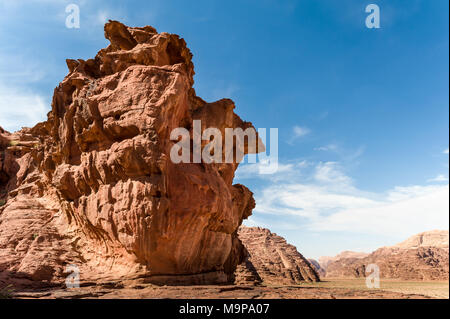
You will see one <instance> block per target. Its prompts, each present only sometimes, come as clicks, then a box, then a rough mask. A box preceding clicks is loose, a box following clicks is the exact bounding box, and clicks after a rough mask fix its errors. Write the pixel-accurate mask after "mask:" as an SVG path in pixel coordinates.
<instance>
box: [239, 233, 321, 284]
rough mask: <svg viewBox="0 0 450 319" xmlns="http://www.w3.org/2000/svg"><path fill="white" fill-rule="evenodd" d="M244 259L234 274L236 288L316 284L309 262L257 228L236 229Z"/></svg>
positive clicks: (315, 274)
mask: <svg viewBox="0 0 450 319" xmlns="http://www.w3.org/2000/svg"><path fill="white" fill-rule="evenodd" d="M239 238H240V239H241V241H242V243H243V244H244V246H245V248H246V250H247V255H246V258H245V260H244V262H243V263H242V264H240V265H239V266H238V268H237V270H236V281H235V282H236V284H241V285H242V284H253V285H255V284H256V285H257V284H261V283H264V284H268V285H292V284H299V283H302V282H306V281H308V282H315V281H319V275H318V274H317V272H316V270H315V269H314V267H313V266H312V265H311V264H310V262H309V261H308V260H307V259H306V258H304V257H303V256H302V254H300V253H299V252H298V251H297V248H296V247H295V246H293V245H290V244H288V243H287V242H286V240H285V239H284V238H283V237H280V236H278V235H277V234H274V233H271V232H270V231H269V230H268V229H265V228H260V227H245V226H241V227H240V229H239Z"/></svg>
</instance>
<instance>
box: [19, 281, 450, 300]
mask: <svg viewBox="0 0 450 319" xmlns="http://www.w3.org/2000/svg"><path fill="white" fill-rule="evenodd" d="M448 290H449V283H448V282H405V281H394V280H382V281H381V287H380V289H368V288H367V287H366V285H365V281H364V280H363V279H347V280H343V279H326V280H325V281H323V282H319V283H305V284H301V285H293V286H256V287H254V286H187V287H182V286H162V287H161V286H155V285H151V284H146V283H143V282H139V281H129V282H126V281H125V282H120V283H117V282H105V283H85V284H83V286H82V287H81V288H73V289H65V288H64V289H61V288H57V289H51V290H41V291H37V290H33V291H26V290H22V291H17V290H16V291H14V293H13V294H12V296H11V297H12V298H32V299H34V298H45V299H47V298H50V299H52V298H69V299H70V298H76V299H82V298H100V299H103V298H107V299H128V298H132V299H235V298H236V299H386V298H387V299H411V298H412V299H416V298H449V291H448Z"/></svg>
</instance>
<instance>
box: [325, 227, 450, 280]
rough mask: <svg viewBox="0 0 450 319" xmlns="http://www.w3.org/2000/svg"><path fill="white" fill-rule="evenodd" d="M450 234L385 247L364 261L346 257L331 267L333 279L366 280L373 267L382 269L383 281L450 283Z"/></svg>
mask: <svg viewBox="0 0 450 319" xmlns="http://www.w3.org/2000/svg"><path fill="white" fill-rule="evenodd" d="M448 238H449V233H448V231H431V232H425V233H421V234H418V235H415V236H412V237H411V238H409V239H407V240H406V241H404V242H401V243H399V244H397V245H394V246H391V247H382V248H380V249H377V250H376V251H374V252H373V253H371V254H369V255H368V256H366V257H363V258H355V257H344V258H338V259H336V260H333V261H331V262H330V263H328V265H327V267H326V276H327V277H329V278H349V277H350V278H355V277H365V276H366V275H367V274H366V268H367V266H368V265H369V264H376V265H377V266H378V267H379V268H380V277H381V278H388V279H402V280H424V281H428V280H448V279H449V248H448V247H449V246H448V243H449V240H448Z"/></svg>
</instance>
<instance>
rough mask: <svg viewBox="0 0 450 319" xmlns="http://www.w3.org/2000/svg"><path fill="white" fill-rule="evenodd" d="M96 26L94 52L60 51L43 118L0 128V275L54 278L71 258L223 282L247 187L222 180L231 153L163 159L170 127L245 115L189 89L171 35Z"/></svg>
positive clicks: (187, 57) (181, 280)
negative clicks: (100, 38) (101, 32)
mask: <svg viewBox="0 0 450 319" xmlns="http://www.w3.org/2000/svg"><path fill="white" fill-rule="evenodd" d="M105 37H106V38H107V39H109V40H110V42H111V44H110V45H109V46H108V47H107V48H105V49H102V50H100V51H99V52H98V54H97V56H96V57H95V58H94V59H89V60H87V61H84V60H81V59H79V60H67V65H68V68H69V74H68V75H67V76H66V77H65V79H64V80H63V81H62V82H61V83H60V84H59V86H58V87H57V88H56V89H55V91H54V96H53V102H52V109H51V112H50V113H49V114H48V120H47V121H46V122H43V123H39V124H37V125H36V126H35V127H34V128H32V129H23V130H21V131H19V132H16V133H14V134H10V133H8V132H6V131H4V130H3V129H1V130H0V200H1V202H0V204H1V205H0V206H1V207H0V280H3V281H15V283H16V284H24V285H27V284H34V283H43V282H44V283H48V284H54V283H61V282H62V281H63V280H64V278H65V277H66V276H67V273H66V266H67V265H69V264H73V265H76V266H77V267H79V269H80V278H81V280H82V281H83V280H84V281H90V280H97V279H99V278H109V279H118V278H127V277H137V276H144V277H146V278H148V281H150V282H157V283H166V284H170V283H176V284H192V283H218V282H220V283H223V282H229V281H232V280H233V273H234V270H235V268H236V265H237V264H239V263H240V262H241V261H242V258H243V256H244V250H243V247H242V245H241V243H240V241H239V239H238V236H237V230H238V227H239V226H240V225H241V223H242V220H243V219H245V218H247V217H248V216H249V215H250V214H251V211H252V209H253V208H254V205H255V203H254V200H253V197H252V193H251V192H250V191H249V190H248V189H247V188H246V187H245V186H243V185H233V184H232V182H233V178H234V172H235V170H236V169H237V166H238V161H235V162H234V163H230V164H219V163H213V164H202V163H201V164H183V163H181V164H174V163H173V162H172V161H171V160H170V149H171V147H172V146H173V145H174V143H175V142H174V141H171V140H170V133H171V131H172V130H173V129H175V128H178V127H184V128H186V129H188V130H190V131H191V138H192V126H193V125H192V123H193V120H201V121H202V127H203V128H206V127H215V128H218V129H219V130H221V132H222V134H224V130H225V128H242V129H246V128H252V127H253V126H252V125H251V123H248V122H244V121H242V120H241V119H240V118H239V117H238V116H237V115H236V114H234V111H233V110H234V108H235V106H234V103H233V101H231V100H228V99H223V100H220V101H217V102H214V103H207V102H205V101H203V100H202V99H201V98H199V97H197V96H196V94H195V91H194V89H193V83H194V80H193V76H194V67H193V64H192V61H191V58H192V54H191V52H190V51H189V49H188V48H187V47H186V43H185V41H184V40H183V39H180V38H179V37H178V36H177V35H173V34H168V33H160V34H158V33H157V32H156V30H155V29H154V28H152V27H149V26H147V27H143V28H130V27H126V26H125V25H123V24H121V23H119V22H116V21H110V22H109V23H107V24H106V25H105ZM11 107H14V105H12V106H11ZM259 147H260V149H259V151H261V150H263V146H262V145H261V144H260V145H259ZM249 152H256V150H255V149H251V148H249V146H248V145H245V153H249Z"/></svg>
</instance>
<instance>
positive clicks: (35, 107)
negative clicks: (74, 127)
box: [0, 83, 50, 132]
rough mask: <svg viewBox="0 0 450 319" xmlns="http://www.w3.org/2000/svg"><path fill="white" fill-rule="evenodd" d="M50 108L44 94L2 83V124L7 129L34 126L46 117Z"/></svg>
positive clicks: (0, 91)
mask: <svg viewBox="0 0 450 319" xmlns="http://www.w3.org/2000/svg"><path fill="white" fill-rule="evenodd" d="M49 109H50V107H49V106H48V105H47V104H46V103H45V99H44V98H43V97H42V96H40V95H38V94H35V93H33V92H31V91H30V90H27V89H25V88H23V89H18V88H15V87H12V88H11V87H6V86H4V85H2V84H1V83H0V126H1V127H3V128H4V129H5V130H7V131H11V132H12V131H16V130H19V129H21V128H22V127H32V126H34V125H35V124H37V123H38V122H41V121H44V120H45V119H46V114H47V112H48V111H49Z"/></svg>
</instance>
